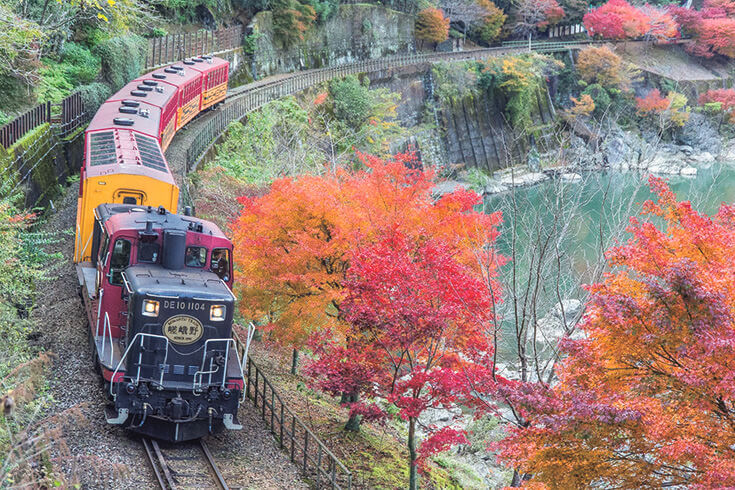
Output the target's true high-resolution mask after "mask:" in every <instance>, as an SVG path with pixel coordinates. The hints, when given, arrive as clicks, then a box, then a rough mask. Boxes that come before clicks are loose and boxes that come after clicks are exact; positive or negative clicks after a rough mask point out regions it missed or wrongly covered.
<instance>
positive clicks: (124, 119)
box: [112, 117, 135, 126]
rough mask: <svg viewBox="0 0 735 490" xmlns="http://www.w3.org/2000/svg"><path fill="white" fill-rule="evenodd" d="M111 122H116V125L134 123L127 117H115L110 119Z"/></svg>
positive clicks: (130, 124)
mask: <svg viewBox="0 0 735 490" xmlns="http://www.w3.org/2000/svg"><path fill="white" fill-rule="evenodd" d="M112 122H113V123H115V124H117V125H118V126H132V125H133V124H135V121H133V120H132V119H130V118H127V117H116V118H115V119H113V120H112Z"/></svg>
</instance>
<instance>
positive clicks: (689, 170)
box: [679, 167, 697, 177]
mask: <svg viewBox="0 0 735 490" xmlns="http://www.w3.org/2000/svg"><path fill="white" fill-rule="evenodd" d="M679 173H680V174H681V175H684V176H687V177H695V176H696V175H697V169H696V168H694V167H684V168H682V169H681V171H680V172H679Z"/></svg>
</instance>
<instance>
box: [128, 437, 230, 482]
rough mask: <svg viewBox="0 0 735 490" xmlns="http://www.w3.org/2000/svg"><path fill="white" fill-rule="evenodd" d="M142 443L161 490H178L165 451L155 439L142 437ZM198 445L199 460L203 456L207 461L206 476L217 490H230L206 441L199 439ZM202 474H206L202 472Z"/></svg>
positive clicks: (174, 470)
mask: <svg viewBox="0 0 735 490" xmlns="http://www.w3.org/2000/svg"><path fill="white" fill-rule="evenodd" d="M141 442H142V443H143V448H144V449H145V454H146V457H147V458H148V462H149V463H150V465H151V468H153V473H154V474H155V477H156V482H157V483H158V486H159V487H160V488H161V490H176V489H177V488H178V487H179V485H178V483H177V480H175V479H174V477H173V475H172V473H171V472H172V470H171V469H170V468H169V464H168V463H167V461H166V457H165V455H164V454H163V451H161V447H160V446H159V444H158V442H157V441H156V440H155V439H151V438H148V437H142V438H141ZM197 444H198V446H199V449H200V452H201V455H200V458H199V459H200V460H201V456H203V457H204V460H205V461H206V474H207V475H208V476H209V477H210V479H211V480H213V481H214V483H215V486H216V488H219V489H220V490H230V487H229V486H228V485H227V482H226V481H225V477H224V476H223V475H222V472H221V471H220V469H219V466H217V462H216V461H215V459H214V456H213V455H212V451H210V449H209V446H208V445H207V443H206V442H204V440H202V439H199V440H198V441H197ZM172 458H173V459H174V460H175V459H177V458H175V457H172ZM173 472H174V473H176V468H174V469H173ZM202 473H205V472H204V471H202ZM199 474H200V473H199V472H197V475H199ZM182 476H183V475H179V477H182ZM189 476H191V475H189ZM207 487H209V485H207Z"/></svg>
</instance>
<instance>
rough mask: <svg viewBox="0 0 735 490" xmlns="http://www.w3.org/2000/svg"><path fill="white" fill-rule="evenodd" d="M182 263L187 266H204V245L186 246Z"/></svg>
mask: <svg viewBox="0 0 735 490" xmlns="http://www.w3.org/2000/svg"><path fill="white" fill-rule="evenodd" d="M184 263H185V264H186V266H187V267H204V266H205V264H206V263H207V249H206V248H204V247H186V258H185V259H184Z"/></svg>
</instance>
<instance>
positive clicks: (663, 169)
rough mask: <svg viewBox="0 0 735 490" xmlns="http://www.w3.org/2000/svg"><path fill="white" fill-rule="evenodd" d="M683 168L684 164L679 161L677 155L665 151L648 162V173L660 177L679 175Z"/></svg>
mask: <svg viewBox="0 0 735 490" xmlns="http://www.w3.org/2000/svg"><path fill="white" fill-rule="evenodd" d="M683 166H684V164H683V162H681V161H679V160H677V159H676V158H675V155H672V154H671V153H670V152H667V151H666V149H664V151H662V152H660V153H657V154H656V155H655V156H654V157H653V158H652V159H651V161H649V162H648V171H649V172H651V173H652V174H659V175H678V174H679V173H680V171H681V168H682V167H683Z"/></svg>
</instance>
